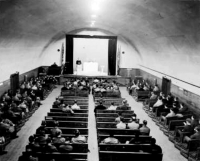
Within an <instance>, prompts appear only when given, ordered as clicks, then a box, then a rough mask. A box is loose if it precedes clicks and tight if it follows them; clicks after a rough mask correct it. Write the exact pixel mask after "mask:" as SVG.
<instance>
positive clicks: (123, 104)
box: [116, 100, 130, 110]
mask: <svg viewBox="0 0 200 161" xmlns="http://www.w3.org/2000/svg"><path fill="white" fill-rule="evenodd" d="M129 109H130V107H129V105H128V103H127V100H123V101H122V105H121V106H118V107H117V109H116V110H129Z"/></svg>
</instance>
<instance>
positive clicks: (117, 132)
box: [97, 128, 140, 135]
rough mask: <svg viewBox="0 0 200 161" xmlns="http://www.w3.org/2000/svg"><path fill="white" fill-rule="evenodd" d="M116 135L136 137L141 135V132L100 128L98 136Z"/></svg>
mask: <svg viewBox="0 0 200 161" xmlns="http://www.w3.org/2000/svg"><path fill="white" fill-rule="evenodd" d="M111 132H112V133H113V134H114V135H135V134H139V133H140V131H139V130H130V129H116V128H98V129H97V133H98V135H109V134H110V133H111Z"/></svg>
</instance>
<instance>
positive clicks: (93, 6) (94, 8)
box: [91, 4, 100, 11]
mask: <svg viewBox="0 0 200 161" xmlns="http://www.w3.org/2000/svg"><path fill="white" fill-rule="evenodd" d="M91 7H92V10H93V11H99V9H100V8H99V5H98V4H92V6H91Z"/></svg>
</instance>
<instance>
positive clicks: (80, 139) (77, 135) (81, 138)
mask: <svg viewBox="0 0 200 161" xmlns="http://www.w3.org/2000/svg"><path fill="white" fill-rule="evenodd" d="M74 134H75V137H73V138H72V140H71V142H72V143H78V144H82V143H87V139H86V137H85V136H82V135H80V131H79V130H78V129H76V130H75V132H74Z"/></svg>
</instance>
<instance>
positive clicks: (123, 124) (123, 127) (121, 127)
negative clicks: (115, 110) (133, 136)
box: [116, 117, 126, 129]
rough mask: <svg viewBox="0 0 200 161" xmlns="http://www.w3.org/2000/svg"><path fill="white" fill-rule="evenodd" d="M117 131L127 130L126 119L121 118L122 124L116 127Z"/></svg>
mask: <svg viewBox="0 0 200 161" xmlns="http://www.w3.org/2000/svg"><path fill="white" fill-rule="evenodd" d="M116 127H117V129H126V124H125V123H124V118H123V117H121V119H120V122H119V123H118V124H117V125H116Z"/></svg>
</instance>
